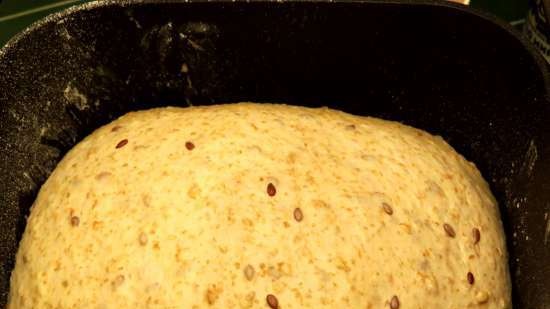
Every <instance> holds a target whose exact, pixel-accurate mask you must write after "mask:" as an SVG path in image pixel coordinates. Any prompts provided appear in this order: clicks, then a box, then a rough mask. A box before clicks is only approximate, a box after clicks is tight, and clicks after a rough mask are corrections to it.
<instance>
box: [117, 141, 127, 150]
mask: <svg viewBox="0 0 550 309" xmlns="http://www.w3.org/2000/svg"><path fill="white" fill-rule="evenodd" d="M126 144H128V140H127V139H123V140H121V141H120V142H118V144H116V148H117V149H118V148H122V147H124V146H126Z"/></svg>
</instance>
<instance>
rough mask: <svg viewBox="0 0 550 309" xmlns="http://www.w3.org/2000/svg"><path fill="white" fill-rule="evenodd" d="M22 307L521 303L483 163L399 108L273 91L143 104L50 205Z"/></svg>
mask: <svg viewBox="0 0 550 309" xmlns="http://www.w3.org/2000/svg"><path fill="white" fill-rule="evenodd" d="M8 308H9V309H22V308H32V309H41V308H56V309H65V308H94V309H95V308H97V309H100V308H101V309H122V308H132V309H135V308H178V309H179V308H182V309H187V308H193V309H195V308H283V309H291V308H315V309H319V308H331V309H336V308H338V309H339V308H357V309H359V308H361V309H365V308H392V309H396V308H402V309H413V308H418V309H425V308H449V309H463V308H489V309H492V308H511V293H510V279H509V273H508V268H507V253H506V247H505V240H504V234H503V229H502V224H501V221H500V217H499V211H498V207H497V204H496V202H495V199H494V198H493V196H492V195H491V193H490V191H489V188H488V185H487V183H486V182H485V181H484V180H483V179H482V177H481V175H480V173H479V171H478V170H477V169H476V167H475V166H474V164H472V163H470V162H468V161H466V160H465V159H464V158H463V157H462V156H460V155H459V154H457V153H456V152H455V151H454V150H453V149H452V148H451V147H450V146H449V145H448V144H447V143H445V141H444V140H443V139H442V138H440V137H436V136H432V135H430V134H428V133H426V132H423V131H421V130H418V129H414V128H411V127H408V126H405V125H402V124H399V123H396V122H391V121H385V120H380V119H375V118H368V117H358V116H353V115H350V114H346V113H343V112H339V111H335V110H331V109H328V108H317V109H311V108H303V107H296V106H287V105H271V104H250V103H248V104H229V105H217V106H210V107H191V108H173V107H170V108H158V109H152V110H147V111H140V112H132V113H129V114H127V115H125V116H123V117H121V118H119V119H118V120H116V121H114V122H112V123H110V124H108V125H106V126H103V127H101V128H99V129H98V130H96V131H95V132H94V133H93V134H91V135H90V136H88V137H87V138H86V139H84V140H83V141H82V142H80V143H79V144H78V145H77V146H76V147H74V148H73V149H72V150H71V151H70V152H69V153H68V154H67V155H66V156H65V158H64V159H63V160H62V161H61V162H60V163H59V165H58V166H57V168H56V169H55V171H54V172H53V173H52V175H51V176H50V177H49V179H48V180H47V182H46V183H45V184H44V185H43V187H42V188H41V190H40V193H39V195H38V197H37V199H36V201H35V203H34V206H33V208H32V211H31V215H30V217H29V219H28V223H27V227H26V230H25V233H24V236H23V239H22V241H21V244H20V248H19V251H18V254H17V258H16V266H15V270H14V271H13V273H12V277H11V290H10V296H9V303H8Z"/></svg>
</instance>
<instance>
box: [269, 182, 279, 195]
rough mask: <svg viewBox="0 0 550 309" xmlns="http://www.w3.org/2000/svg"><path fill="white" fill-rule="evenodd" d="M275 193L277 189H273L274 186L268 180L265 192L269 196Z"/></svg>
mask: <svg viewBox="0 0 550 309" xmlns="http://www.w3.org/2000/svg"><path fill="white" fill-rule="evenodd" d="M276 193H277V189H275V186H274V185H273V184H272V183H271V182H270V183H269V184H268V185H267V194H268V195H269V196H274V195H275V194H276Z"/></svg>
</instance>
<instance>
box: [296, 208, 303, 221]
mask: <svg viewBox="0 0 550 309" xmlns="http://www.w3.org/2000/svg"><path fill="white" fill-rule="evenodd" d="M294 219H296V221H298V222H300V221H302V219H304V214H303V213H302V210H301V209H300V208H296V209H294Z"/></svg>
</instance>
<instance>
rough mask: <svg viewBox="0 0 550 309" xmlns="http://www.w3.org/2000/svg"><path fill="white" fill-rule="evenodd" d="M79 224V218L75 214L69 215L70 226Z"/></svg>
mask: <svg viewBox="0 0 550 309" xmlns="http://www.w3.org/2000/svg"><path fill="white" fill-rule="evenodd" d="M79 224H80V219H79V218H78V217H77V216H72V217H71V225H72V226H78V225H79Z"/></svg>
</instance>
